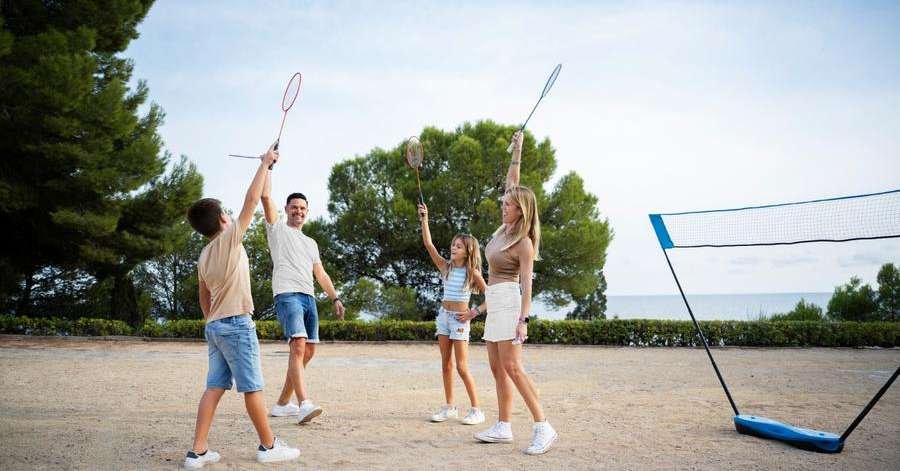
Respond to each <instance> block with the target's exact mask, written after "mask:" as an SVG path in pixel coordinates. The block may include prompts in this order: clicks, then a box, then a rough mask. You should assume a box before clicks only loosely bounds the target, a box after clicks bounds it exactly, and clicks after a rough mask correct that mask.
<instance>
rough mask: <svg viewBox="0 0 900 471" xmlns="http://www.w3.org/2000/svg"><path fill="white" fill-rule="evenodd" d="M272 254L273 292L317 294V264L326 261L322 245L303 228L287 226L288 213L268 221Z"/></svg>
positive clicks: (267, 231)
mask: <svg viewBox="0 0 900 471" xmlns="http://www.w3.org/2000/svg"><path fill="white" fill-rule="evenodd" d="M266 238H267V239H268V240H269V251H270V252H271V253H272V293H273V294H274V295H275V296H278V295H279V294H281V293H306V294H308V295H310V296H315V294H316V292H315V287H314V286H313V265H315V264H317V263H322V260H321V258H320V257H319V244H317V243H316V241H315V240H313V238H312V237H310V236H308V235H306V234H304V233H303V231H301V230H300V229H295V228H293V227H291V226H288V225H287V222H286V221H285V218H284V216H283V215H282V216H279V217H278V220H277V221H275V223H274V224H269V223H268V222H267V223H266Z"/></svg>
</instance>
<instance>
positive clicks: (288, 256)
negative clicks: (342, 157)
mask: <svg viewBox="0 0 900 471" xmlns="http://www.w3.org/2000/svg"><path fill="white" fill-rule="evenodd" d="M271 196H272V177H271V175H269V177H268V178H267V179H266V185H265V187H263V193H262V198H261V200H262V203H263V210H264V211H265V215H266V237H267V238H268V240H269V251H270V252H271V254H272V266H273V270H272V292H273V293H274V294H275V313H276V314H277V315H278V322H280V323H281V329H282V330H283V331H284V336H285V338H286V339H287V341H288V343H289V344H290V347H291V353H290V356H289V357H288V369H287V376H286V377H285V380H284V387H283V388H282V389H281V395H280V396H279V397H278V401H277V402H276V404H275V406H273V407H272V411H271V412H270V414H271V415H272V416H274V417H284V416H294V415H296V416H298V421H299V422H300V423H301V424H304V423H307V422H309V421H310V420H312V419H314V418H316V417H318V416H319V414H321V413H322V408H321V407H317V406H316V405H315V404H313V403H312V401H311V400H309V398H308V397H307V395H306V385H305V383H304V382H303V373H304V370H305V368H306V365H307V364H308V363H309V361H310V360H312V357H313V355H315V353H316V344H317V343H319V313H318V311H317V310H316V300H315V297H314V295H315V289H314V287H313V278H315V281H317V282H318V283H319V286H321V287H322V289H323V290H324V291H325V293H326V294H327V295H328V297H329V298H331V301H332V302H333V303H334V311H335V313H336V314H337V317H338V319H341V320H343V319H344V305H343V303H341V300H340V298H338V295H337V292H336V291H335V289H334V284H333V283H332V282H331V277H329V276H328V273H326V272H325V268H323V267H322V260H321V259H320V258H319V245H318V244H316V241H315V240H313V239H312V238H311V237H309V236H307V235H306V234H304V233H303V231H302V228H303V224H304V223H305V222H306V215H307V213H308V211H309V205H308V202H307V200H306V196H304V195H303V194H302V193H291V194H290V195H289V196H288V197H287V204H286V205H285V207H284V215H283V216H280V217H279V215H278V209H277V207H276V206H275V202H274V201H272V197H271ZM293 394H296V395H297V401H298V402H299V404H300V405H299V406H298V405H297V404H294V403H292V402H291V395H293Z"/></svg>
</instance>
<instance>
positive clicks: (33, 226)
mask: <svg viewBox="0 0 900 471" xmlns="http://www.w3.org/2000/svg"><path fill="white" fill-rule="evenodd" d="M151 4H152V2H151V1H135V0H131V1H129V0H118V1H116V0H109V1H87V0H84V1H70V2H46V1H29V0H22V1H16V2H3V4H2V5H3V9H2V16H0V24H2V29H0V155H3V159H0V175H2V176H0V224H2V225H3V227H5V228H6V231H7V243H6V244H4V246H3V249H2V253H0V270H2V273H3V275H4V276H3V278H4V280H5V282H4V283H3V285H2V286H0V293H2V295H3V300H4V301H6V302H7V303H8V302H9V299H10V298H15V299H16V300H17V304H18V309H17V310H18V311H19V312H20V313H23V314H24V313H27V312H28V308H29V306H30V304H31V291H32V288H33V286H34V283H35V277H36V276H37V275H38V273H40V272H41V271H42V270H45V269H46V268H47V267H63V268H66V269H78V270H83V271H86V272H89V273H91V274H93V275H94V276H95V277H96V278H97V280H98V281H103V280H111V281H112V288H111V292H110V304H109V310H110V312H111V313H112V317H114V318H119V319H124V320H128V321H130V322H132V323H133V324H139V323H140V322H141V321H142V319H141V314H140V313H139V310H138V309H137V295H136V292H135V289H134V285H133V279H132V276H133V273H132V272H133V270H134V268H135V267H136V266H138V265H139V264H140V263H141V262H143V261H145V260H147V259H150V258H152V257H156V256H158V255H161V254H164V253H168V252H170V251H172V250H173V249H174V248H175V246H176V245H177V244H179V243H181V242H179V241H184V240H185V239H186V236H187V232H186V230H185V228H184V225H183V223H182V220H183V214H184V210H185V208H186V207H187V206H188V204H189V203H190V201H192V200H194V199H197V198H198V197H199V196H200V193H201V187H202V177H201V176H200V175H199V174H198V173H197V171H196V169H195V168H194V166H193V164H190V163H189V162H187V160H186V159H185V158H184V157H182V158H181V160H179V161H177V162H173V161H172V159H171V156H170V155H169V154H168V153H165V152H163V151H162V139H161V138H160V136H159V134H158V132H157V129H158V127H159V126H160V124H161V123H162V120H163V111H162V110H161V109H160V108H159V107H158V106H157V105H155V104H150V105H149V106H147V107H146V108H144V110H145V111H144V112H143V114H141V106H142V105H143V104H144V103H145V101H146V99H147V95H148V87H147V85H146V84H145V83H144V82H143V81H139V82H137V84H136V85H135V86H134V88H131V87H130V86H129V81H130V80H131V76H132V70H133V64H132V62H131V61H130V60H128V59H126V58H122V57H120V56H119V55H118V54H119V53H121V52H122V51H124V50H125V48H126V47H127V46H128V43H129V42H130V41H131V40H132V39H134V38H136V37H137V35H138V33H137V30H136V27H137V25H138V24H139V23H140V21H141V20H142V19H143V18H144V16H145V15H146V14H147V11H148V10H149V8H150V6H151ZM167 169H169V171H168V172H167Z"/></svg>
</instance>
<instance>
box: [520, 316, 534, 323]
mask: <svg viewBox="0 0 900 471" xmlns="http://www.w3.org/2000/svg"><path fill="white" fill-rule="evenodd" d="M530 320H531V318H530V317H528V316H525V317H520V318H519V323H520V324H527V323H528V321H530Z"/></svg>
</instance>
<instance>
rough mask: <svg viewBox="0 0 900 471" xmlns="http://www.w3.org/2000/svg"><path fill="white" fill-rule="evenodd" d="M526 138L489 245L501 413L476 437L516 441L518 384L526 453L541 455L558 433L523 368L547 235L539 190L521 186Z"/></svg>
mask: <svg viewBox="0 0 900 471" xmlns="http://www.w3.org/2000/svg"><path fill="white" fill-rule="evenodd" d="M522 140H523V134H522V132H517V133H516V134H514V135H513V153H512V161H510V163H509V171H508V172H507V174H506V193H505V194H504V195H503V207H502V210H503V224H502V225H501V226H500V227H499V228H497V230H496V231H495V232H494V236H493V238H492V239H491V241H490V242H489V243H488V245H487V247H485V250H484V252H485V257H486V258H487V260H488V274H489V276H488V286H487V291H486V293H485V302H486V305H487V313H488V314H487V319H486V320H485V323H484V340H485V343H486V344H487V351H488V359H489V360H490V364H491V373H492V374H493V375H494V382H495V384H496V386H497V402H498V405H499V409H500V417H499V420H498V421H497V423H496V424H494V426H493V427H491V428H490V429H488V430H485V431H483V432H479V433H476V434H475V438H476V439H478V440H480V441H483V442H488V443H510V442H512V439H513V436H512V427H511V426H510V423H509V420H510V415H511V410H512V403H513V388H515V389H517V390H518V391H519V394H521V395H522V399H524V401H525V404H526V405H527V406H528V410H529V411H531V416H532V418H533V419H534V432H533V435H532V439H531V446H529V447H528V448H527V449H525V453H528V454H530V455H539V454H542V453H545V452H546V451H547V450H549V449H550V446H551V445H552V444H553V441H554V440H556V436H557V434H556V431H555V430H554V429H553V427H551V426H550V424H549V423H548V422H547V420H546V418H545V417H544V411H543V409H541V404H540V403H539V402H538V395H537V389H536V388H535V387H534V383H533V382H532V381H531V378H529V377H528V374H527V373H525V369H524V368H523V367H522V343H523V342H524V341H525V339H526V338H528V314H529V312H530V311H531V275H532V270H533V266H534V261H535V260H536V259H539V256H538V248H539V245H540V240H541V223H540V218H539V216H538V210H537V201H536V198H535V196H534V192H533V191H531V189H529V188H527V187H524V186H520V185H519V164H520V162H521V160H522Z"/></svg>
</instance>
